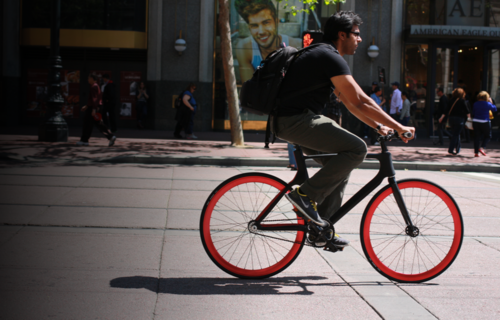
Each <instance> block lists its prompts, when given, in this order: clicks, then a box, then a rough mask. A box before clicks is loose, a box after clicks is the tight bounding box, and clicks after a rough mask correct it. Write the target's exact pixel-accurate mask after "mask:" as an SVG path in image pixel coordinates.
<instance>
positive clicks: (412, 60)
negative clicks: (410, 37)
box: [404, 44, 429, 127]
mask: <svg viewBox="0 0 500 320" xmlns="http://www.w3.org/2000/svg"><path fill="white" fill-rule="evenodd" d="M428 52H429V47H428V45H427V44H408V45H406V46H405V59H404V79H405V84H404V86H405V90H406V91H407V92H408V94H409V95H410V101H411V102H415V103H416V106H415V107H416V111H415V113H414V114H413V115H412V120H413V123H414V125H415V126H416V127H422V126H424V125H425V112H426V96H427V90H428V88H427V65H428Z"/></svg>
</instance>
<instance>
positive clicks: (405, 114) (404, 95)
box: [399, 91, 411, 126]
mask: <svg viewBox="0 0 500 320" xmlns="http://www.w3.org/2000/svg"><path fill="white" fill-rule="evenodd" d="M401 99H402V100H403V108H402V109H401V114H400V116H399V122H400V123H401V124H402V125H403V126H407V125H408V122H409V121H410V105H411V104H410V99H408V92H406V91H403V92H401Z"/></svg>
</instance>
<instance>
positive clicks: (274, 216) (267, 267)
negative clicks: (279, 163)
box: [200, 173, 305, 279]
mask: <svg viewBox="0 0 500 320" xmlns="http://www.w3.org/2000/svg"><path fill="white" fill-rule="evenodd" d="M285 187H286V185H285V183H284V182H283V181H282V180H281V179H278V178H276V177H273V176H271V175H267V174H262V173H248V174H242V175H238V176H235V177H233V178H230V179H229V180H226V181H224V182H223V183H222V184H221V185H219V186H218V187H217V188H216V189H215V190H214V191H213V192H212V194H211V195H210V196H209V197H208V200H207V201H206V203H205V206H204V208H203V212H202V214H201V220H200V233H201V239H202V242H203V246H204V247H205V251H206V252H207V254H208V255H209V257H210V258H211V259H212V261H213V262H214V263H215V264H216V265H217V266H218V267H219V268H221V269H222V270H224V271H225V272H227V273H229V274H231V275H234V276H236V277H239V278H250V279H258V278H266V277H270V276H272V275H275V274H277V273H279V272H281V271H283V270H284V269H286V268H287V267H288V266H289V265H290V264H291V263H292V262H293V261H294V260H295V258H297V256H298V255H299V253H300V251H301V250H302V247H303V245H304V240H305V232H304V231H295V230H294V231H267V230H257V229H256V228H255V227H254V226H253V223H252V221H254V220H255V219H256V218H257V217H258V216H259V214H260V213H261V212H262V211H263V210H264V209H265V208H266V207H267V205H268V204H269V203H270V202H271V201H272V200H273V199H274V198H275V197H276V196H277V195H278V194H279V193H280V192H281V191H282V190H284V189H285ZM266 224H268V225H269V224H273V225H276V224H278V225H283V226H289V225H301V226H302V225H304V220H303V219H302V218H299V217H298V216H297V214H296V213H295V212H294V211H293V206H292V204H291V203H290V202H288V200H286V198H285V197H282V198H281V199H280V201H279V202H278V203H277V205H276V206H275V207H274V208H273V209H272V211H271V212H270V213H269V215H268V216H267V217H266V219H265V220H263V221H262V222H261V225H266Z"/></svg>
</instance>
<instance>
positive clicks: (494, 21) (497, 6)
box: [486, 0, 500, 27]
mask: <svg viewBox="0 0 500 320" xmlns="http://www.w3.org/2000/svg"><path fill="white" fill-rule="evenodd" d="M486 7H487V9H488V16H489V18H490V19H489V20H490V21H489V26H490V27H500V0H490V1H488V3H487V4H486Z"/></svg>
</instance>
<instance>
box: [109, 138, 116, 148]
mask: <svg viewBox="0 0 500 320" xmlns="http://www.w3.org/2000/svg"><path fill="white" fill-rule="evenodd" d="M115 140H116V136H112V137H111V139H109V144H108V147H112V146H113V145H114V144H115Z"/></svg>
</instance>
